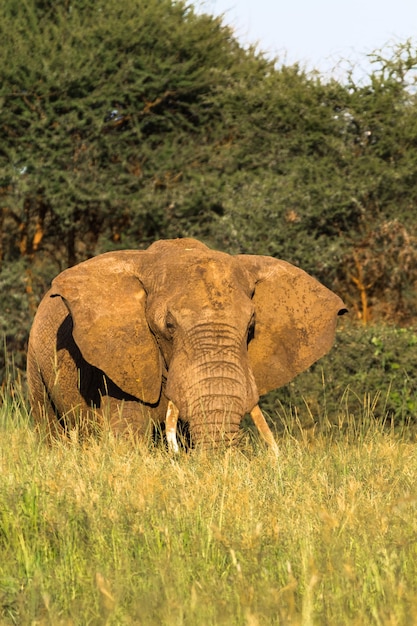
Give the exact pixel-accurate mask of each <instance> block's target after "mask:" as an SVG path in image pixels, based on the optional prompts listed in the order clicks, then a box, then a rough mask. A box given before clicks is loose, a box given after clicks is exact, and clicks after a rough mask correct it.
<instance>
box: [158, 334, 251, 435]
mask: <svg viewBox="0 0 417 626" xmlns="http://www.w3.org/2000/svg"><path fill="white" fill-rule="evenodd" d="M174 355H175V356H174V358H173V360H172V362H171V365H170V368H169V375H168V384H167V389H166V392H167V396H168V398H169V399H170V400H172V401H173V402H174V403H175V405H176V406H177V407H178V409H179V412H180V417H181V418H182V419H183V420H185V421H186V422H188V424H189V429H190V436H191V443H192V445H193V446H200V445H203V446H218V445H222V444H223V443H224V444H225V445H233V444H236V443H237V442H238V441H239V432H240V431H239V427H240V422H241V421H242V418H243V416H244V415H245V413H247V412H248V411H250V410H251V409H252V408H253V406H254V405H255V404H256V403H257V401H258V395H257V391H256V387H255V382H254V379H253V376H252V373H251V372H250V369H249V365H248V358H247V349H246V339H245V338H240V337H239V336H238V335H237V333H236V332H234V331H233V329H231V328H230V327H226V328H223V329H222V330H221V332H220V329H219V328H216V327H214V325H213V324H210V325H207V326H203V325H201V327H199V329H198V332H197V331H196V332H194V333H189V335H188V337H187V341H186V342H185V345H184V341H183V342H182V349H181V350H180V351H178V350H175V349H174Z"/></svg>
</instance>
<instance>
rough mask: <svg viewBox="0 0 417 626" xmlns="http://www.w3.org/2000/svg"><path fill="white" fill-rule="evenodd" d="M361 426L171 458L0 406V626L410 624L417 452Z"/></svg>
mask: <svg viewBox="0 0 417 626" xmlns="http://www.w3.org/2000/svg"><path fill="white" fill-rule="evenodd" d="M367 406H369V403H367V402H364V414H363V415H361V416H359V417H356V418H355V417H354V416H346V415H344V414H343V410H342V409H341V417H340V423H339V427H338V428H336V429H335V428H334V427H332V428H333V430H330V427H329V429H328V430H327V431H323V432H320V433H316V434H314V435H313V436H312V435H311V433H310V431H305V430H303V429H302V428H301V426H299V427H297V423H296V420H295V421H294V420H292V422H291V423H290V420H289V419H287V417H286V416H285V415H284V416H283V420H284V421H285V420H286V419H287V424H286V432H285V434H284V436H283V437H282V438H281V440H280V442H279V443H280V449H281V456H280V459H279V460H278V461H277V460H276V459H274V458H272V456H271V455H270V454H269V453H268V451H267V450H266V449H265V448H264V447H263V446H262V445H261V444H259V445H258V444H257V443H256V442H255V443H251V442H248V443H247V445H246V446H243V447H242V448H241V449H234V450H228V451H220V452H219V453H216V454H214V453H208V452H207V453H204V452H199V453H195V454H191V455H189V454H188V455H187V454H181V455H180V456H179V457H178V458H176V459H173V458H171V457H170V456H169V455H168V454H167V453H166V452H165V450H164V449H163V448H162V447H159V448H150V447H149V446H146V445H144V444H133V442H130V441H127V440H117V439H115V438H113V437H112V436H111V435H110V434H108V433H107V434H103V436H102V438H101V439H91V440H89V441H87V442H84V443H83V444H78V443H75V442H74V443H70V444H63V443H61V442H57V443H55V444H54V445H52V446H48V445H46V444H45V443H43V442H42V441H39V439H38V438H37V436H36V435H35V433H34V431H33V429H32V426H31V423H30V417H29V415H28V413H27V409H26V403H25V400H24V393H23V392H22V390H21V388H20V386H19V384H18V383H17V384H14V385H9V386H7V385H6V387H5V388H3V391H2V406H1V408H0V624H1V625H3V624H4V625H6V624H7V625H8V624H19V625H26V624H37V625H42V626H43V625H47V624H50V625H53V626H56V625H61V624H62V625H64V624H65V625H70V624H74V625H75V624H77V625H87V624H88V625H102V624H111V625H124V624H126V625H130V624H142V625H154V624H155V625H167V626H168V625H169V626H176V625H188V624H189V625H190V626H191V625H193V626H195V625H197V626H198V625H200V624H201V625H204V626H209V625H223V624H224V625H228V626H229V625H231V624H233V625H234V624H236V625H240V624H242V625H247V626H257V625H259V626H261V625H266V624H268V625H269V624H271V625H272V624H276V625H278V624H279V625H286V624H288V625H303V626H310V625H316V624H317V625H321V624H331V625H335V624H337V625H343V624H349V625H351V624H358V625H363V624H376V625H385V624H386V625H400V624H404V625H409V624H413V623H417V515H416V513H417V488H416V485H417V453H416V445H415V443H414V433H413V431H412V429H411V428H410V427H404V429H403V431H402V432H401V433H400V434H398V433H395V432H393V431H389V430H387V429H386V428H384V427H383V425H381V424H379V423H376V422H375V421H374V420H373V419H372V415H371V413H370V409H369V410H368V409H367Z"/></svg>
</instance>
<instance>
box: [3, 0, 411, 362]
mask: <svg viewBox="0 0 417 626" xmlns="http://www.w3.org/2000/svg"><path fill="white" fill-rule="evenodd" d="M0 37H1V40H2V46H1V47H0V65H1V67H2V80H1V81H0V119H1V123H0V132H1V138H2V142H1V146H0V209H1V214H0V272H1V278H0V281H1V286H2V290H1V294H0V307H1V314H0V319H1V330H2V332H3V333H5V334H6V336H7V337H8V344H9V346H10V350H11V351H13V352H19V353H20V356H19V355H18V357H17V362H19V363H20V362H23V352H24V349H25V341H26V338H27V333H28V326H29V323H30V318H31V316H32V315H33V311H34V309H35V307H36V304H37V302H38V301H39V299H40V297H41V295H42V293H43V291H44V290H45V288H46V286H47V285H48V282H49V281H50V280H51V279H52V278H53V276H54V275H55V274H57V273H58V272H59V271H60V270H61V269H64V268H65V267H67V266H68V265H72V264H74V263H76V262H78V261H81V260H83V259H85V258H88V257H90V256H92V255H94V254H98V253H100V252H103V251H106V250H109V249H115V248H129V247H132V248H141V247H146V246H147V245H148V244H149V243H151V242H152V241H154V240H155V239H158V238H162V237H182V236H194V237H197V238H200V239H202V240H203V241H205V242H206V243H208V244H211V245H213V246H215V247H218V248H220V249H223V250H226V251H229V252H239V253H240V252H248V253H256V254H269V255H273V256H275V257H279V258H284V259H286V260H288V261H290V262H293V263H295V264H297V265H299V266H301V267H303V268H304V269H305V270H307V271H308V272H310V273H312V274H313V275H315V276H316V277H317V278H319V279H320V280H321V281H322V282H324V284H326V285H327V286H329V287H330V288H333V289H334V290H335V291H337V292H338V293H340V295H341V296H342V297H343V298H344V299H345V301H346V303H347V305H348V306H349V309H350V311H351V315H352V316H354V317H359V318H361V319H362V320H363V322H364V323H366V324H368V323H369V322H370V321H373V320H374V321H375V320H376V321H378V320H388V321H390V322H396V323H398V324H401V325H407V324H412V323H414V322H415V319H416V317H417V306H416V297H415V285H416V284H417V269H416V268H417V258H416V255H417V253H416V250H417V239H416V237H417V219H416V212H415V210H414V209H415V206H416V204H417V178H416V177H417V156H416V154H417V153H416V150H415V145H416V142H417V121H416V120H417V114H416V112H417V111H416V107H417V99H416V98H417V95H416V90H415V79H416V71H415V70H416V67H417V52H416V49H415V46H414V45H413V43H412V42H411V41H408V42H405V43H403V44H400V45H398V46H396V47H394V48H393V49H391V50H389V51H387V52H386V53H385V52H381V53H375V55H374V61H375V70H374V71H373V73H372V74H371V75H370V76H369V77H368V79H367V80H365V81H363V83H361V84H355V82H354V81H353V80H348V81H347V83H346V84H341V83H339V82H337V81H335V80H330V81H324V80H323V79H322V78H321V77H320V75H319V74H317V73H311V74H307V73H306V72H304V71H303V70H302V69H300V67H298V66H297V65H294V66H292V67H286V66H283V67H282V66H278V65H277V64H275V63H274V62H273V61H268V60H267V59H266V58H265V57H264V56H263V55H262V54H261V53H259V52H257V51H256V49H253V48H250V49H248V50H245V49H243V48H242V47H240V45H239V44H238V42H237V41H236V39H235V38H234V36H233V33H232V31H231V30H230V29H229V28H228V27H226V26H224V25H223V24H222V22H221V20H220V19H219V18H214V17H212V16H210V15H205V14H202V15H200V14H197V13H195V12H194V10H193V8H192V7H190V6H188V5H187V4H186V3H185V2H183V1H182V0H181V1H173V0H146V1H145V0H125V1H124V2H122V3H120V2H119V3H115V2H113V0H102V2H100V3H99V4H97V3H91V2H86V1H85V0H60V1H58V2H50V1H49V0H42V1H41V0H27V1H25V2H17V0H5V1H4V2H2V3H0Z"/></svg>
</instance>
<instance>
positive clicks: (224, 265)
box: [154, 250, 253, 303]
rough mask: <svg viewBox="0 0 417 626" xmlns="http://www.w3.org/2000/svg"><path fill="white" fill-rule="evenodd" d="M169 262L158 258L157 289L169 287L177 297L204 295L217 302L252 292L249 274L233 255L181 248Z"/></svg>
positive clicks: (188, 297) (156, 270)
mask: <svg viewBox="0 0 417 626" xmlns="http://www.w3.org/2000/svg"><path fill="white" fill-rule="evenodd" d="M181 252H182V253H181V254H178V255H176V256H175V259H173V260H172V262H170V263H168V264H167V263H166V259H158V260H156V263H155V265H154V270H155V271H154V281H155V284H154V289H155V291H156V292H159V293H161V292H162V293H164V291H168V292H169V293H170V294H172V295H174V294H175V297H176V298H181V299H182V300H184V299H185V300H190V299H191V300H192V299H193V298H194V297H195V298H203V299H204V300H208V301H211V300H213V301H216V303H218V302H220V301H222V300H224V299H227V300H229V301H230V302H231V301H232V300H233V299H234V297H235V296H236V297H239V294H242V293H244V294H246V295H247V296H248V297H250V296H251V293H252V290H253V285H251V283H250V280H249V277H248V274H247V273H246V272H245V270H244V268H242V267H241V265H240V264H239V263H238V262H237V261H236V260H235V258H234V257H232V256H230V255H228V254H224V253H215V254H207V255H205V254H201V251H198V253H196V251H193V250H190V251H189V253H188V254H187V250H184V251H181Z"/></svg>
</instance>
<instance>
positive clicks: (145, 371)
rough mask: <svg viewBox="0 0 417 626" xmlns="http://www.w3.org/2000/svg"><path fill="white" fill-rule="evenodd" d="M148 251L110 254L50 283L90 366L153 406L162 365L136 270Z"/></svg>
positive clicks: (75, 267) (76, 268) (70, 270)
mask: <svg viewBox="0 0 417 626" xmlns="http://www.w3.org/2000/svg"><path fill="white" fill-rule="evenodd" d="M143 254H146V253H145V252H138V251H129V252H128V251H120V252H109V253H106V254H102V255H100V256H98V257H95V258H93V259H90V260H88V261H84V262H83V263H80V264H79V265H75V266H74V267H71V268H70V269H67V270H65V271H64V272H62V273H61V274H59V276H57V278H55V280H53V281H52V289H51V291H50V293H51V297H54V296H61V298H62V299H63V301H64V303H65V304H66V306H67V308H68V310H69V312H70V314H71V317H72V319H73V337H74V340H75V342H76V344H77V346H78V347H79V349H80V351H81V353H82V355H83V357H84V358H85V360H86V361H87V362H88V363H91V365H94V366H95V367H98V368H99V369H101V370H102V371H103V372H104V373H105V374H106V375H107V376H108V377H109V378H111V380H112V381H113V382H114V383H115V384H116V385H117V386H118V387H120V388H121V389H123V391H125V392H127V393H129V394H131V395H133V396H135V397H136V398H140V399H141V400H142V401H143V402H146V403H149V404H154V403H156V402H157V401H158V399H159V396H160V392H161V381H162V375H161V360H160V354H159V349H158V347H157V344H156V342H155V339H154V336H153V335H152V333H151V331H150V330H149V327H148V324H147V320H146V316H145V305H146V294H145V291H144V289H143V287H142V284H141V282H140V279H139V273H140V272H139V273H138V267H139V268H140V265H141V263H140V261H141V259H142V258H143V257H141V255H143Z"/></svg>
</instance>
